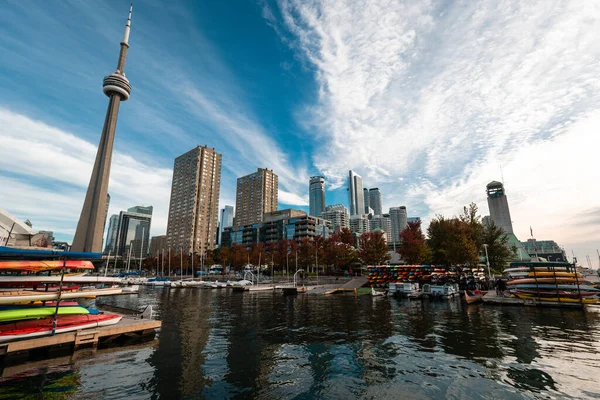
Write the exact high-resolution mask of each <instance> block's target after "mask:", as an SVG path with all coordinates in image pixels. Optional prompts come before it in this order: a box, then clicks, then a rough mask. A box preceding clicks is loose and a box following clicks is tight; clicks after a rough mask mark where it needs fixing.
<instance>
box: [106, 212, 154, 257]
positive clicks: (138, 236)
mask: <svg viewBox="0 0 600 400" xmlns="http://www.w3.org/2000/svg"><path fill="white" fill-rule="evenodd" d="M140 209H142V210H144V211H146V212H143V213H140V212H136V211H137V210H140ZM148 211H149V212H150V213H148ZM151 224H152V206H149V207H141V206H136V207H131V208H129V209H127V211H121V212H120V213H119V221H118V225H117V234H116V241H115V251H114V252H113V255H117V256H120V257H123V258H125V257H128V255H129V249H130V247H131V257H132V258H139V257H145V256H146V255H147V254H148V251H149V247H150V246H149V245H150V227H151Z"/></svg>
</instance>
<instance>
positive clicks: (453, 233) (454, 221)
mask: <svg viewBox="0 0 600 400" xmlns="http://www.w3.org/2000/svg"><path fill="white" fill-rule="evenodd" d="M472 232H473V230H472V227H471V226H470V224H469V223H467V222H466V221H463V220H461V219H460V218H451V219H447V218H445V217H444V216H442V215H437V216H436V217H435V218H434V219H433V220H432V221H431V223H430V224H429V227H428V228H427V236H428V240H427V244H428V246H429V248H430V250H431V256H432V261H433V263H434V264H442V265H446V266H448V267H449V266H451V265H457V264H471V265H474V264H476V263H477V261H478V249H477V242H476V241H475V240H474V239H473V237H472Z"/></svg>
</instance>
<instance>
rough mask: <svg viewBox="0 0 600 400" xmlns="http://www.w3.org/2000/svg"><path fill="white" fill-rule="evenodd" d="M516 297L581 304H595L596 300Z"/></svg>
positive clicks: (532, 295) (524, 295)
mask: <svg viewBox="0 0 600 400" xmlns="http://www.w3.org/2000/svg"><path fill="white" fill-rule="evenodd" d="M516 296H517V297H518V298H520V299H536V300H540V301H555V302H557V303H583V304H596V303H597V302H598V300H600V299H596V298H585V299H573V298H568V297H560V298H559V297H540V298H538V297H537V296H536V295H534V294H522V293H517V294H516Z"/></svg>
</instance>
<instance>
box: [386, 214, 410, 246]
mask: <svg viewBox="0 0 600 400" xmlns="http://www.w3.org/2000/svg"><path fill="white" fill-rule="evenodd" d="M390 220H391V221H392V237H391V238H390V239H388V242H389V243H394V244H398V243H400V232H402V231H403V230H404V229H406V226H407V225H408V215H407V214H406V207H405V206H400V207H390Z"/></svg>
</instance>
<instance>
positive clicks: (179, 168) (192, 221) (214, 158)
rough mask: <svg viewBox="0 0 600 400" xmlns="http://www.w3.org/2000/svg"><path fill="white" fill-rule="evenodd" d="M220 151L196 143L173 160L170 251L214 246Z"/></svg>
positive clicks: (169, 234) (219, 178)
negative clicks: (196, 145)
mask: <svg viewBox="0 0 600 400" xmlns="http://www.w3.org/2000/svg"><path fill="white" fill-rule="evenodd" d="M220 187H221V154H219V153H217V152H216V151H215V149H210V148H208V147H206V146H204V147H202V146H198V147H195V148H193V149H192V150H190V151H188V152H187V153H185V154H182V155H180V156H179V157H177V158H176V159H175V165H174V167H173V183H172V186H171V203H170V205H169V220H168V223H167V243H168V246H169V247H170V248H171V249H172V251H175V252H177V251H179V249H182V250H183V251H184V252H187V253H190V252H192V250H193V251H194V252H200V253H204V252H205V251H206V250H212V249H214V247H215V242H216V239H217V225H218V223H219V191H220Z"/></svg>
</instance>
